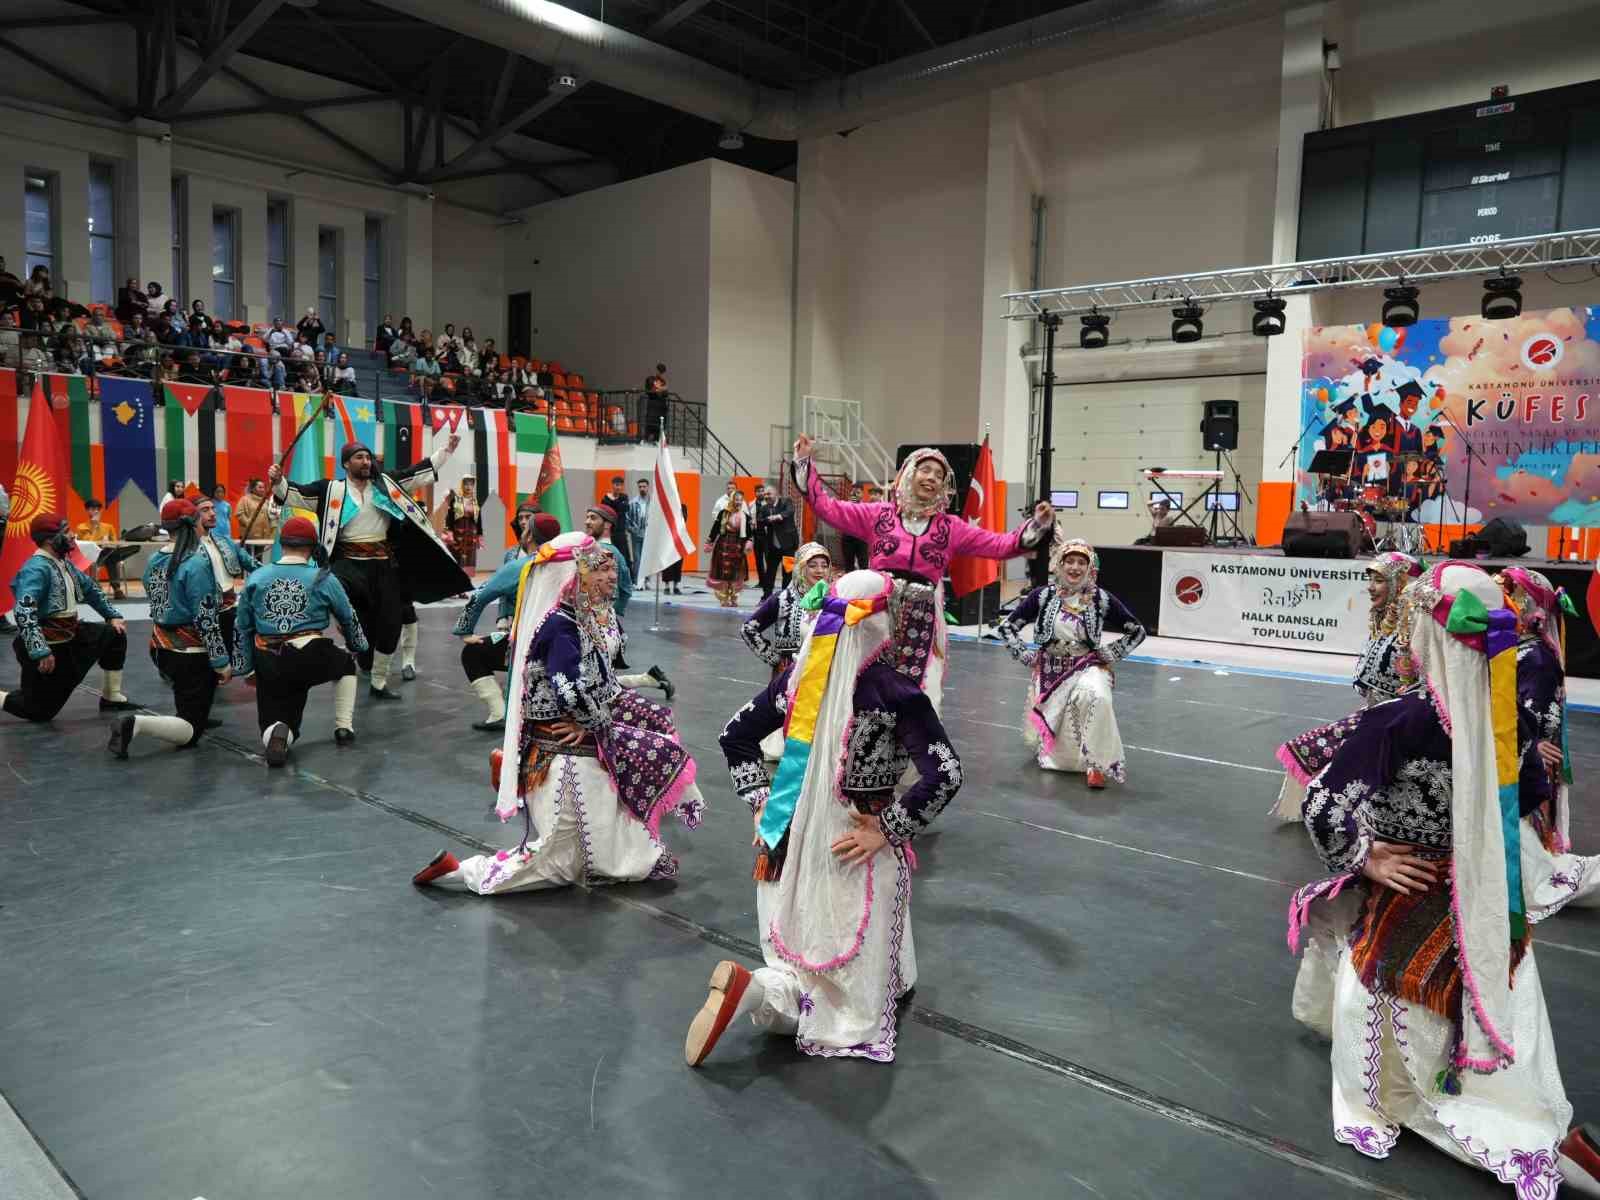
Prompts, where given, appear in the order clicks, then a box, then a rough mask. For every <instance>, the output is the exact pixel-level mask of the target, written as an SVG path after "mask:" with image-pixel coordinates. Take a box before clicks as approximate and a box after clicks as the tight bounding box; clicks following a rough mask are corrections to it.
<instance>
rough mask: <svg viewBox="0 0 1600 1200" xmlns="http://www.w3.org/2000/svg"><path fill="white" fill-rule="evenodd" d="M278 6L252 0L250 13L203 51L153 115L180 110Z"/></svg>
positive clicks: (276, 0) (271, 0)
mask: <svg viewBox="0 0 1600 1200" xmlns="http://www.w3.org/2000/svg"><path fill="white" fill-rule="evenodd" d="M282 6H283V0H256V6H255V7H254V8H253V9H251V10H250V14H249V15H248V16H247V17H245V19H244V20H242V21H240V22H239V23H238V24H237V25H235V26H234V27H233V28H232V29H231V30H229V32H228V34H227V36H226V37H224V38H223V39H222V40H221V41H220V42H218V43H217V44H216V45H215V46H213V47H211V48H210V49H209V50H208V51H207V52H206V56H205V58H204V60H203V61H202V62H201V63H200V65H199V66H198V67H196V68H195V69H194V70H193V71H191V72H190V73H189V78H188V79H186V80H184V81H183V84H182V86H180V87H178V88H177V89H176V90H174V91H172V92H169V93H168V94H167V97H166V99H164V100H163V101H162V102H161V104H160V105H159V106H158V107H157V109H156V113H157V115H159V116H162V117H171V116H173V115H174V114H176V113H180V112H182V111H183V109H184V106H185V105H186V104H188V103H189V101H191V100H193V99H194V98H195V96H196V95H197V94H198V93H199V91H200V89H201V88H203V87H205V85H206V84H207V83H208V82H210V81H211V79H212V78H213V77H214V76H215V75H216V74H217V72H218V71H220V70H222V69H223V67H225V66H226V65H227V62H228V60H229V59H230V58H232V57H233V55H234V53H235V52H236V51H237V50H238V49H239V48H240V47H241V46H243V45H244V44H245V43H246V42H248V41H249V40H250V39H251V38H252V37H254V36H255V34H256V31H257V30H259V29H260V28H261V27H262V26H263V25H265V24H266V23H267V19H268V18H269V17H271V16H272V14H273V13H275V12H277V11H278V9H279V8H281V7H282Z"/></svg>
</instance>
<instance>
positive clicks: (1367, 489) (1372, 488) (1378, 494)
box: [1361, 483, 1388, 504]
mask: <svg viewBox="0 0 1600 1200" xmlns="http://www.w3.org/2000/svg"><path fill="white" fill-rule="evenodd" d="M1386 495H1388V489H1387V488H1385V487H1383V486H1382V485H1381V484H1376V483H1369V484H1366V485H1365V486H1364V487H1363V488H1362V489H1361V499H1362V500H1363V501H1365V502H1366V503H1368V504H1378V503H1380V502H1382V500H1383V498H1384V497H1385V496H1386Z"/></svg>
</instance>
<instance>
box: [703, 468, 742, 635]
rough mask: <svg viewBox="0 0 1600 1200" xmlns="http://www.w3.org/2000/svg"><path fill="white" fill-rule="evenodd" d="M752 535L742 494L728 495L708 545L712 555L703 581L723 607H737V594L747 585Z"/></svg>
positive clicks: (731, 493) (736, 492) (735, 492)
mask: <svg viewBox="0 0 1600 1200" xmlns="http://www.w3.org/2000/svg"><path fill="white" fill-rule="evenodd" d="M751 532H752V531H751V522H750V510H749V508H748V507H746V505H745V500H744V493H743V492H741V491H737V490H735V491H733V492H730V493H729V494H728V504H727V507H726V508H724V509H723V510H722V511H721V512H720V513H718V514H717V515H716V518H715V522H714V527H713V529H712V536H711V542H710V544H709V545H708V546H707V547H706V551H707V553H709V554H710V555H711V569H710V570H709V571H707V572H706V582H707V583H708V584H710V586H711V590H712V591H713V592H715V593H716V596H717V602H718V603H720V604H721V605H722V607H723V608H732V607H734V606H735V605H736V604H738V603H739V593H740V592H742V591H743V590H744V585H745V584H747V583H748V582H750V562H749V559H748V558H747V557H746V555H748V554H749V552H750V548H751V547H752V546H753V545H754V542H753V540H752V537H751Z"/></svg>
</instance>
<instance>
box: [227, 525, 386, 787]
mask: <svg viewBox="0 0 1600 1200" xmlns="http://www.w3.org/2000/svg"><path fill="white" fill-rule="evenodd" d="M278 541H279V543H280V544H281V545H282V546H283V554H282V556H281V557H280V558H279V559H278V561H277V562H276V563H275V564H273V565H272V566H266V567H262V568H261V569H260V570H259V571H256V572H254V573H253V574H252V575H251V576H250V578H249V579H248V580H246V581H245V585H244V593H243V594H242V595H241V596H240V598H239V620H238V625H237V629H236V632H235V637H234V643H233V669H234V672H235V673H236V674H238V675H240V676H245V675H248V674H250V672H251V671H254V672H255V674H256V720H257V723H258V724H259V725H260V727H261V742H262V745H263V746H265V747H266V752H267V766H269V767H281V766H283V764H284V763H285V762H287V761H288V758H289V747H290V746H292V745H293V744H294V743H295V742H296V741H297V740H298V739H299V737H300V719H301V717H302V716H304V714H305V711H306V693H307V692H309V691H310V690H311V689H312V688H313V687H315V686H316V685H317V684H319V683H331V684H333V740H334V743H335V745H338V746H341V747H343V746H348V745H350V744H351V743H352V742H354V741H355V740H356V735H355V712H356V664H355V659H354V657H352V655H355V654H363V653H366V652H367V639H366V635H365V634H364V633H363V632H362V629H361V622H360V620H359V619H357V617H356V614H355V611H354V610H353V609H352V607H351V605H350V598H349V597H348V596H347V595H346V594H345V590H344V587H343V585H341V584H340V582H339V579H338V576H337V575H335V574H334V573H333V572H332V571H331V570H330V569H329V567H328V558H327V552H326V551H325V550H324V549H323V548H322V544H321V542H319V541H318V539H317V527H316V526H315V525H313V524H312V523H311V522H310V521H308V520H306V518H304V517H290V518H289V519H288V520H287V521H285V522H284V523H283V528H282V529H281V530H280V531H279V533H278ZM330 621H338V623H339V629H340V631H341V632H342V633H343V634H344V648H342V649H341V648H340V646H339V645H338V644H337V643H336V642H335V641H334V640H333V639H332V638H328V637H323V636H322V631H323V630H324V629H326V628H327V627H328V624H329V622H330Z"/></svg>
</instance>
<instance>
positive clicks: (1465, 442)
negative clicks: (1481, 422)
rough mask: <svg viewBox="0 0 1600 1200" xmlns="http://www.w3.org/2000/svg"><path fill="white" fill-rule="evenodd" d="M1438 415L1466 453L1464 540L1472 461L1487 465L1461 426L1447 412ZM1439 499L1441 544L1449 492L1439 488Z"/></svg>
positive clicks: (1463, 499) (1463, 511)
mask: <svg viewBox="0 0 1600 1200" xmlns="http://www.w3.org/2000/svg"><path fill="white" fill-rule="evenodd" d="M1439 415H1440V416H1441V417H1443V418H1444V420H1445V424H1447V425H1449V426H1450V428H1451V429H1454V430H1455V431H1456V436H1457V437H1458V438H1460V439H1461V445H1462V447H1463V448H1464V449H1465V450H1466V452H1467V486H1466V491H1465V493H1464V494H1463V495H1462V497H1461V508H1462V512H1461V536H1462V537H1463V538H1464V537H1466V536H1467V522H1468V520H1470V519H1471V517H1472V460H1473V459H1475V458H1476V459H1477V460H1478V461H1479V462H1481V463H1483V465H1484V467H1485V469H1487V468H1488V466H1489V464H1488V462H1487V461H1486V460H1485V459H1484V457H1483V456H1482V455H1481V454H1479V453H1478V452H1477V451H1476V450H1474V449H1473V448H1472V440H1471V439H1470V438H1468V437H1467V432H1466V430H1464V429H1462V428H1461V426H1459V425H1457V424H1456V421H1455V418H1454V417H1452V416H1451V415H1450V414H1449V412H1447V411H1446V410H1445V409H1442V408H1441V409H1440V410H1439ZM1439 498H1440V504H1439V522H1438V530H1439V540H1440V541H1441V542H1442V541H1444V503H1443V502H1444V501H1445V500H1446V499H1448V498H1449V492H1448V491H1446V490H1444V489H1442V488H1441V490H1440V492H1439ZM1442 549H1443V550H1444V552H1445V553H1447V554H1448V553H1449V547H1447V546H1446V547H1443V548H1442Z"/></svg>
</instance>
